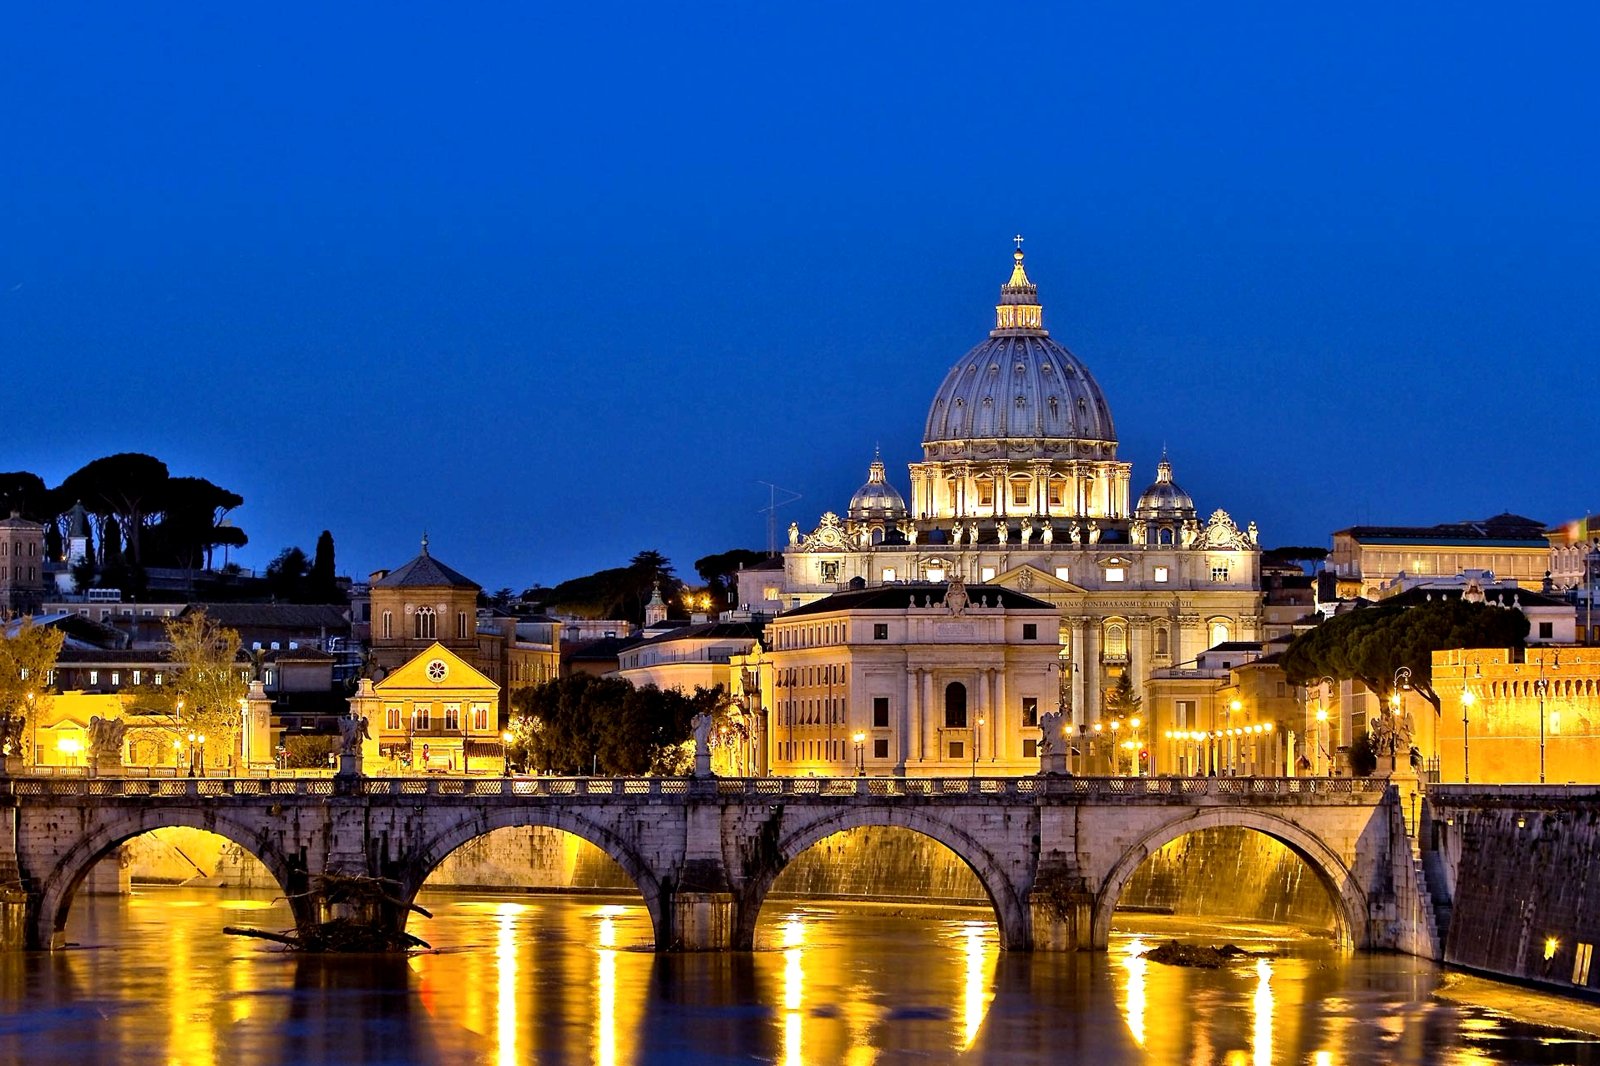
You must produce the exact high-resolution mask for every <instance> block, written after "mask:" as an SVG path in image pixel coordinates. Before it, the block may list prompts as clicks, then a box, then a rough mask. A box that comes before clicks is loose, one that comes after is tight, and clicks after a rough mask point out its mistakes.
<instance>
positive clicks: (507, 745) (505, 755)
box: [500, 729, 514, 777]
mask: <svg viewBox="0 0 1600 1066" xmlns="http://www.w3.org/2000/svg"><path fill="white" fill-rule="evenodd" d="M513 739H514V738H513V737H512V736H511V730H509V729H507V730H506V731H505V732H503V733H501V734H500V761H501V762H502V763H504V764H505V768H504V769H503V770H502V771H501V773H503V774H504V775H505V776H506V777H510V776H511V741H512V740H513Z"/></svg>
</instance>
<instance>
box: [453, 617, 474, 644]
mask: <svg viewBox="0 0 1600 1066" xmlns="http://www.w3.org/2000/svg"><path fill="white" fill-rule="evenodd" d="M469 636H471V634H470V633H469V632H468V631H467V612H466V611H457V612H456V639H457V640H466V639H467V637H469Z"/></svg>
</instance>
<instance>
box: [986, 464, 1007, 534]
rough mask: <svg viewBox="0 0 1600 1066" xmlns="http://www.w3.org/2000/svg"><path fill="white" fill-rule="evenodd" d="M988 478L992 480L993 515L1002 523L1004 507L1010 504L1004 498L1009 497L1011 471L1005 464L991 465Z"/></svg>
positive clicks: (1004, 512)
mask: <svg viewBox="0 0 1600 1066" xmlns="http://www.w3.org/2000/svg"><path fill="white" fill-rule="evenodd" d="M989 476H990V477H992V478H994V514H995V517H996V518H999V519H1001V520H1002V521H1003V520H1004V519H1005V517H1006V505H1007V504H1008V503H1010V502H1011V501H1010V500H1008V499H1007V498H1006V497H1008V496H1010V495H1011V471H1010V470H1009V469H1008V464H1006V463H991V464H990V465H989Z"/></svg>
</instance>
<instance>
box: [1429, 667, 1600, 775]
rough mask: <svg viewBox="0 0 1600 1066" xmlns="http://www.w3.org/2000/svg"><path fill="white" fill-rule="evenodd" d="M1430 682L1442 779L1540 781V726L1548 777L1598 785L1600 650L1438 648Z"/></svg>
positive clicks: (1599, 757)
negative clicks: (1436, 700) (1437, 710)
mask: <svg viewBox="0 0 1600 1066" xmlns="http://www.w3.org/2000/svg"><path fill="white" fill-rule="evenodd" d="M1519 659H1521V661H1518V660H1519ZM1433 687H1434V690H1435V691H1436V692H1437V693H1438V694H1439V696H1440V699H1441V703H1442V710H1441V714H1440V720H1439V758H1440V777H1441V780H1444V781H1453V782H1459V781H1462V780H1463V779H1464V778H1466V777H1467V776H1468V774H1469V773H1470V780H1471V782H1472V783H1474V784H1480V783H1481V784H1500V783H1515V784H1525V783H1530V782H1537V781H1538V780H1539V754H1540V748H1541V742H1540V735H1541V724H1542V727H1543V730H1542V732H1543V745H1542V746H1543V751H1544V770H1545V773H1544V779H1545V781H1546V782H1547V783H1551V784H1567V783H1569V782H1573V783H1578V784H1595V783H1600V648H1595V647H1588V648H1574V647H1565V648H1533V647H1530V648H1528V649H1526V651H1523V652H1518V651H1516V650H1509V649H1481V650H1478V649H1474V650H1452V651H1437V652H1434V653H1433ZM1463 718H1464V719H1465V732H1464V733H1463ZM1463 739H1464V740H1465V743H1463Z"/></svg>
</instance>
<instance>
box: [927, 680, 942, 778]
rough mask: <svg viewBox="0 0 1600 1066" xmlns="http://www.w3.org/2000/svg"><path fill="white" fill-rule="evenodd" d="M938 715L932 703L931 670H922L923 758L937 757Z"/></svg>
mask: <svg viewBox="0 0 1600 1066" xmlns="http://www.w3.org/2000/svg"><path fill="white" fill-rule="evenodd" d="M939 715H940V710H939V709H938V708H935V707H934V703H933V671H932V670H924V671H922V751H923V758H925V759H939V758H941V757H942V756H943V753H942V752H940V751H939V724H938V723H939Z"/></svg>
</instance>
